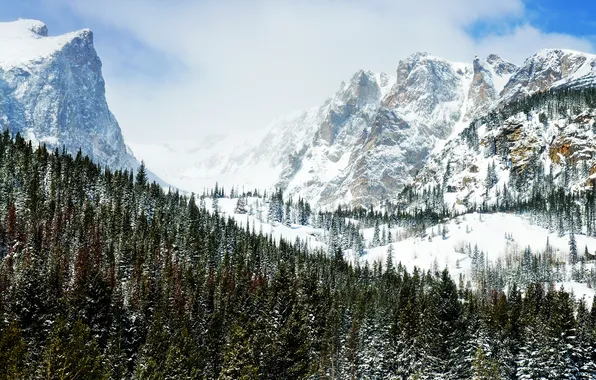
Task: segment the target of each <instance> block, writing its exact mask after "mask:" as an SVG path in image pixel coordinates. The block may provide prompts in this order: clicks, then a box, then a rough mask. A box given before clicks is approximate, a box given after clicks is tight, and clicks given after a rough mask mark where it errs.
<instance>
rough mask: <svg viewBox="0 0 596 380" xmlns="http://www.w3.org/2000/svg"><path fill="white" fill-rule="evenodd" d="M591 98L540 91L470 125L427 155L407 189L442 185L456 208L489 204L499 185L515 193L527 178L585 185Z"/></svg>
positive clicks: (595, 110)
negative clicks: (522, 101) (524, 101)
mask: <svg viewBox="0 0 596 380" xmlns="http://www.w3.org/2000/svg"><path fill="white" fill-rule="evenodd" d="M592 97H593V96H590V95H582V94H581V93H566V92H555V93H549V94H544V95H540V96H538V97H533V98H528V99H527V100H526V103H524V104H521V105H518V106H513V105H512V106H509V107H508V108H507V109H505V110H503V112H494V113H491V114H489V115H488V116H486V117H483V118H481V119H479V120H477V121H475V122H473V123H471V124H470V125H469V127H468V128H466V129H465V130H464V131H463V132H462V133H460V134H459V135H458V136H457V137H456V138H454V139H453V140H451V141H449V142H448V143H447V144H446V145H445V146H444V147H443V149H441V150H439V151H437V152H434V153H433V154H432V155H431V156H430V158H429V159H428V162H427V163H426V165H425V166H424V168H423V169H422V170H421V171H420V173H419V174H418V176H417V177H416V179H415V182H414V187H415V188H416V189H417V190H422V189H423V188H428V187H429V186H431V185H432V186H442V188H443V191H444V200H445V202H446V203H447V204H448V205H449V206H451V207H454V208H456V209H460V210H466V209H469V208H470V207H472V208H473V207H475V206H480V205H482V204H483V203H485V202H486V203H487V204H494V203H495V202H496V200H497V198H498V196H499V194H501V195H503V192H504V190H503V187H504V185H508V191H510V192H515V193H514V195H515V196H518V195H519V196H521V197H522V199H527V198H528V197H529V195H530V194H531V192H532V191H533V189H534V188H535V183H536V185H539V186H544V185H545V184H546V183H551V182H552V184H553V185H555V186H560V187H562V188H564V189H566V190H584V189H587V188H590V187H591V186H592V183H591V180H592V179H594V178H595V175H594V173H595V172H596V129H595V127H596V102H595V101H593V100H590V99H591V98H592ZM536 181H537V182H536Z"/></svg>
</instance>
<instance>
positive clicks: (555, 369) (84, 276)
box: [0, 133, 596, 379]
mask: <svg viewBox="0 0 596 380" xmlns="http://www.w3.org/2000/svg"><path fill="white" fill-rule="evenodd" d="M346 216H347V215H346ZM342 217H343V216H342ZM401 218H406V217H405V214H403V215H402V216H401ZM404 220H405V219H404ZM377 223H378V222H377ZM331 224H333V220H332V219H331ZM0 258H1V265H0V363H2V365H0V378H6V379H19V378H24V379H29V378H31V379H122V378H135V379H186V378H196V379H257V378H258V379H301V378H312V379H326V378H334V379H336V378H346V379H347V378H349V379H352V378H376V379H385V378H418V379H424V378H427V379H437V378H445V379H452V378H539V377H546V378H590V377H594V376H596V372H595V369H594V368H593V367H594V359H596V358H595V357H594V353H595V348H596V347H594V343H593V342H595V338H596V328H595V327H596V310H595V309H594V308H592V309H591V310H589V309H588V308H587V306H586V304H585V303H583V302H582V301H580V302H576V301H575V300H574V299H573V298H572V297H571V296H570V294H569V293H567V292H565V291H558V290H555V289H552V288H548V289H547V288H545V287H544V286H543V285H536V284H535V285H531V286H529V287H528V289H527V290H525V293H524V295H522V292H521V291H520V290H518V289H517V288H516V287H515V286H513V287H511V288H510V289H509V291H508V292H507V293H503V292H502V291H497V290H495V291H489V292H487V293H484V292H482V293H481V292H477V291H474V290H472V289H469V288H468V289H466V288H459V289H458V287H457V286H456V284H455V282H454V281H453V280H452V279H451V278H450V276H449V274H448V273H447V272H446V271H443V272H440V273H439V272H434V273H431V272H421V271H419V270H415V271H414V272H413V273H409V272H408V271H406V270H405V269H404V268H403V267H401V266H397V267H395V266H394V265H393V262H392V261H391V260H388V261H387V262H386V263H383V264H381V263H376V264H374V265H370V266H369V265H365V266H358V265H356V266H354V265H351V264H349V263H348V262H346V261H345V260H344V258H343V254H342V251H341V249H337V250H336V251H335V252H333V254H329V253H327V252H318V251H315V252H308V251H307V250H306V248H305V247H304V244H302V242H300V241H297V242H295V243H293V244H289V243H286V242H284V241H282V242H280V243H279V244H276V243H274V242H273V240H272V238H271V237H269V236H264V235H263V234H261V233H258V232H255V231H254V230H253V228H251V226H246V227H245V228H240V227H239V226H238V225H237V224H236V223H235V222H234V221H233V220H231V219H225V218H223V217H222V216H221V215H220V214H219V213H212V212H208V211H207V208H206V207H205V206H204V202H201V201H200V200H197V199H195V197H194V196H192V195H191V196H190V197H186V196H182V195H180V194H179V193H177V192H175V191H171V192H164V191H163V190H162V189H161V188H160V187H159V186H158V185H156V184H149V183H147V178H146V175H145V172H144V168H143V167H141V169H140V170H139V172H138V173H136V175H134V174H133V173H131V172H127V171H110V170H108V169H102V168H100V167H99V166H97V165H95V164H93V163H92V162H90V161H89V159H88V158H86V157H83V156H82V155H81V154H80V153H79V154H78V155H77V156H76V157H74V158H73V157H71V156H70V155H68V154H67V153H65V152H59V151H54V152H47V151H46V150H45V149H44V148H41V149H33V147H32V146H31V144H30V143H27V142H26V141H25V140H23V139H22V138H21V137H20V136H16V138H15V139H14V140H13V139H11V137H10V136H9V135H8V133H5V134H4V135H3V136H2V137H1V138H0ZM486 294H488V296H487V295H486Z"/></svg>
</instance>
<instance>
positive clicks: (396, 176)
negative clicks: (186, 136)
mask: <svg viewBox="0 0 596 380" xmlns="http://www.w3.org/2000/svg"><path fill="white" fill-rule="evenodd" d="M490 58H491V60H490V63H487V62H486V61H483V62H482V64H483V65H484V66H485V67H487V68H485V67H482V68H478V66H477V67H476V68H475V67H474V65H468V64H463V63H453V62H449V61H446V60H444V59H441V58H437V57H434V56H431V55H429V54H427V53H417V54H414V55H412V56H410V57H408V58H407V59H405V60H403V61H401V62H400V63H399V65H398V68H397V71H396V75H395V76H391V75H388V74H385V73H381V74H375V73H372V72H367V71H360V72H358V73H356V74H355V75H354V76H353V77H352V78H351V80H350V81H348V82H347V83H344V84H342V86H341V87H340V89H339V90H338V92H337V93H336V94H335V95H334V96H333V97H332V98H331V99H330V100H329V101H327V102H326V103H325V104H324V105H323V106H321V107H318V108H315V109H313V110H311V111H309V112H308V113H306V115H309V116H308V117H304V115H301V116H300V117H298V118H297V119H293V120H291V121H286V122H285V123H279V124H277V125H275V126H274V127H273V128H272V129H271V132H270V133H269V135H268V136H267V137H266V138H265V139H264V140H263V143H261V144H260V145H259V147H258V148H257V149H249V150H248V153H247V154H241V155H239V156H241V157H242V158H240V157H237V158H235V159H232V160H231V162H232V164H231V165H229V166H228V167H242V164H239V162H240V161H241V160H242V161H243V162H244V163H246V162H255V161H259V159H263V158H264V156H263V155H264V152H267V151H272V152H275V154H274V156H275V158H274V159H272V160H271V162H272V163H273V164H272V165H271V170H272V171H275V170H279V173H280V174H279V181H278V182H277V185H279V186H281V187H282V188H284V189H285V191H286V192H287V193H288V194H289V195H291V196H301V197H305V198H307V199H309V200H310V201H312V202H315V203H318V204H319V205H323V206H324V205H331V204H336V203H345V202H349V203H351V204H353V205H370V204H373V205H376V204H378V203H379V202H380V201H382V200H384V199H391V198H393V197H395V196H397V194H398V193H399V192H400V191H401V189H402V188H403V186H404V185H405V184H407V183H410V182H411V181H412V180H413V179H414V177H415V175H416V173H417V172H418V171H419V170H420V169H421V168H422V167H423V165H424V163H425V162H426V159H427V158H428V156H429V154H430V152H431V150H432V149H433V147H434V146H435V145H436V144H437V142H440V141H444V140H445V139H447V138H449V137H450V136H451V135H453V134H454V133H455V132H457V131H458V130H461V129H462V128H463V127H464V126H465V125H466V124H467V123H468V121H469V118H470V117H471V116H472V115H474V114H475V112H476V110H477V109H480V108H481V107H488V104H492V102H494V100H495V99H496V97H497V94H498V92H499V91H500V90H502V88H503V86H504V82H505V81H506V77H507V76H510V75H511V71H512V70H513V69H514V68H515V66H514V65H512V64H510V63H507V62H505V61H503V60H502V59H500V58H499V57H497V56H491V57H490ZM475 69H476V71H477V72H475ZM481 71H482V72H481ZM478 72H480V76H481V77H480V78H478V76H477V75H476V74H478ZM482 75H483V77H482ZM475 76H476V77H477V78H476V79H477V80H476V81H475V80H474V77H475ZM495 83H496V84H495ZM297 121H298V122H297ZM297 130H301V131H308V132H307V133H304V134H303V135H301V136H300V137H299V138H296V135H297V132H296V131H297ZM279 136H284V138H283V139H280V138H279ZM288 142H291V143H288ZM257 156H258V157H259V159H255V158H256V157H257ZM272 156H273V155H272ZM240 170H242V169H240Z"/></svg>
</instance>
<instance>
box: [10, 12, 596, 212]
mask: <svg viewBox="0 0 596 380" xmlns="http://www.w3.org/2000/svg"><path fill="white" fill-rule="evenodd" d="M595 83H596V56H594V55H591V54H586V53H581V52H576V51H570V50H542V51H540V52H538V53H536V54H535V55H533V56H531V57H529V58H528V59H526V60H525V62H524V63H523V64H522V65H521V66H519V67H518V66H516V65H515V64H513V63H510V62H507V61H506V60H504V59H502V58H501V57H499V56H498V55H496V54H491V55H489V56H488V57H486V58H478V57H477V58H475V59H474V60H473V62H471V63H458V62H450V61H448V60H445V59H442V58H438V57H435V56H432V55H430V54H428V53H416V54H413V55H411V56H409V57H407V58H406V59H404V60H402V61H400V62H399V63H398V65H397V70H396V72H395V73H394V74H386V73H373V72H370V71H364V70H361V71H358V72H357V73H355V74H354V75H353V76H352V78H350V80H348V81H347V82H345V83H342V84H341V86H340V88H339V90H338V91H337V92H336V93H335V94H333V96H332V97H331V98H329V99H328V100H327V101H325V103H324V104H322V105H320V106H318V107H315V108H312V109H310V110H306V111H304V112H300V113H297V114H295V115H291V116H288V117H284V118H282V119H279V120H277V121H276V122H274V123H272V125H271V126H270V127H269V128H268V130H267V132H266V133H262V134H259V135H258V137H251V138H250V139H249V141H245V142H243V143H242V144H241V145H233V144H231V143H230V139H227V138H225V137H217V138H214V139H212V140H209V141H208V143H207V142H196V144H195V143H194V142H193V143H190V144H189V143H187V144H186V147H185V148H179V147H177V146H139V147H138V151H139V152H141V153H142V156H144V157H146V158H147V159H148V164H149V167H155V168H156V169H157V171H158V173H163V174H164V179H166V180H167V181H168V182H171V183H174V184H176V185H178V186H180V187H182V188H186V189H187V190H191V191H200V190H202V189H200V188H197V187H198V186H197V185H196V183H197V182H192V180H193V179H196V178H198V177H200V178H202V179H206V180H208V181H209V182H210V185H212V184H214V183H215V181H218V180H219V181H220V182H223V183H226V184H234V185H238V186H242V185H247V186H251V187H261V188H263V187H273V186H277V187H281V188H282V189H283V190H284V191H285V193H286V194H287V195H289V196H292V197H303V198H306V199H308V200H309V201H311V202H312V203H317V204H319V205H321V206H331V205H335V204H340V203H350V204H352V205H365V206H367V205H378V204H380V203H381V202H383V201H384V200H393V199H396V198H397V196H398V195H399V194H400V192H402V190H403V189H404V187H405V186H408V185H411V186H413V187H414V188H416V189H419V190H420V191H422V190H423V189H424V188H426V187H428V186H433V185H434V186H444V187H445V189H446V190H447V187H448V190H449V191H447V192H446V196H445V201H447V202H448V203H450V204H452V205H469V204H473V203H477V202H483V201H485V200H490V194H488V193H490V191H488V190H490V189H488V190H487V188H486V183H487V181H486V178H485V177H487V174H488V173H487V172H488V170H489V167H490V170H491V175H492V173H493V171H494V173H496V174H495V176H494V177H495V179H494V180H492V181H489V182H491V185H492V182H495V184H498V183H501V184H502V183H505V182H507V181H508V180H509V174H510V171H511V170H512V169H516V170H517V169H519V168H520V166H519V165H521V164H520V162H522V163H523V162H526V161H527V160H530V159H531V160H533V161H532V162H534V161H536V160H538V161H540V162H544V163H545V165H546V164H548V165H551V164H552V165H554V167H553V170H554V171H555V172H556V171H557V170H561V169H560V168H559V169H557V168H556V166H557V165H559V166H560V165H562V163H564V162H566V160H568V159H573V160H574V162H577V161H578V160H579V161H582V160H584V158H585V161H586V164H585V165H586V166H587V167H588V171H589V172H588V175H591V174H592V172H591V169H590V168H591V167H592V161H591V157H592V156H591V155H592V151H596V148H595V144H593V143H592V126H593V124H594V120H593V116H594V115H595V113H594V110H592V109H591V108H590V106H589V105H587V104H586V105H585V107H584V108H583V109H577V107H575V108H574V110H573V112H571V111H569V112H567V113H565V112H563V114H560V112H561V111H560V107H557V111H556V112H555V111H552V109H551V110H550V111H549V113H548V116H541V115H540V114H541V113H543V114H544V113H545V107H548V104H551V105H552V102H551V103H549V102H550V100H544V99H543V100H544V101H543V104H539V103H532V105H531V107H530V108H528V109H523V110H519V112H518V113H515V114H510V113H507V110H508V109H512V107H511V105H512V104H516V103H518V102H519V101H520V100H522V99H526V98H527V97H529V96H531V95H533V94H542V93H546V92H548V91H549V90H560V89H581V88H591V87H593V86H594V84H595ZM545 99H546V98H545ZM551 108H552V107H551ZM551 111H552V112H551ZM571 114H573V115H571ZM491 115H493V116H494V115H501V116H499V118H497V119H498V120H494V117H493V119H490V118H489V117H490V116H491ZM545 115H546V114H545ZM563 119H564V120H563ZM489 125H490V127H489ZM0 127H2V128H3V129H9V130H10V131H11V132H13V133H16V132H20V133H21V134H22V135H24V136H25V137H27V138H28V139H30V140H32V141H34V142H35V143H44V144H47V145H48V146H49V147H58V148H61V147H62V146H64V147H66V148H67V149H68V150H69V151H71V152H76V151H77V150H78V149H81V150H82V151H83V152H84V153H85V154H88V155H89V156H90V157H91V158H92V159H94V160H95V161H97V162H99V163H101V164H103V165H109V166H110V167H113V168H132V169H136V167H138V165H139V162H138V160H137V159H136V158H135V157H134V156H133V155H132V152H131V150H130V149H128V148H127V146H126V145H125V142H124V139H123V137H122V133H121V130H120V127H119V125H118V123H117V121H116V119H115V117H114V116H113V115H112V113H111V112H110V110H109V108H108V105H107V102H106V99H105V86H104V80H103V77H102V74H101V61H100V59H99V57H98V56H97V53H96V51H95V49H94V47H93V34H92V32H91V31H89V30H81V31H78V32H73V33H68V34H65V35H62V36H56V37H50V36H48V30H47V27H46V26H45V25H44V24H43V23H41V22H39V21H33V20H18V21H16V22H10V23H0ZM470 128H472V129H474V131H473V133H472V132H471V130H470ZM470 133H472V134H473V135H474V136H477V137H478V139H477V141H476V140H474V143H473V144H472V143H470V141H471V140H470V138H469V136H470ZM511 136H515V140H512V137H511ZM464 142H465V143H464ZM487 144H489V145H487ZM491 144H492V145H491ZM488 149H491V150H490V151H488ZM557 149H558V150H557ZM135 150H136V148H135ZM497 150H498V151H499V153H498V154H497ZM570 152H571V153H570ZM578 152H583V153H581V154H580V153H578ZM586 157H589V159H588V158H586ZM160 161H161V162H162V163H163V162H165V164H162V166H161V167H160V166H159V165H160ZM152 163H155V165H153V166H152ZM168 165H170V166H173V165H175V166H176V168H175V169H173V168H171V167H168ZM493 166H494V170H493ZM549 168H550V166H549ZM548 170H550V169H548ZM595 171H596V169H595ZM582 181H584V182H585V178H583V177H581V176H580V177H578V178H577V179H576V181H575V182H574V183H571V184H569V186H575V187H576V188H577V187H578V186H580V185H581V182H582ZM572 182H573V181H572ZM204 183H205V182H204ZM497 188H498V186H497Z"/></svg>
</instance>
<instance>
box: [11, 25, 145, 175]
mask: <svg viewBox="0 0 596 380" xmlns="http://www.w3.org/2000/svg"><path fill="white" fill-rule="evenodd" d="M0 127H1V128H2V129H8V130H10V131H11V132H12V133H16V132H20V133H21V134H22V135H23V136H25V137H26V138H28V139H30V140H32V141H33V142H34V143H41V144H46V145H48V147H50V148H53V147H58V148H62V147H63V146H64V147H66V149H67V150H68V151H69V152H72V153H73V154H76V152H77V151H78V150H79V148H80V149H81V150H82V152H83V153H85V154H88V155H89V156H90V157H91V158H92V159H93V160H95V161H96V162H99V163H101V164H103V165H109V166H110V167H112V168H136V167H137V166H138V165H139V163H138V162H137V160H136V159H135V158H134V156H133V155H132V153H131V152H130V151H129V150H128V149H127V147H126V145H125V143H124V139H123V137H122V132H121V130H120V127H119V125H118V122H117V121H116V119H115V117H114V115H112V113H111V112H110V110H109V108H108V104H107V102H106V98H105V84H104V79H103V77H102V73H101V61H100V59H99V57H98V55H97V53H96V51H95V48H94V47H93V33H92V32H91V31H90V30H87V29H85V30H79V31H76V32H72V33H68V34H64V35H60V36H48V28H47V26H46V25H44V24H43V23H42V22H40V21H35V20H23V19H20V20H18V21H15V22H3V23H0Z"/></svg>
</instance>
